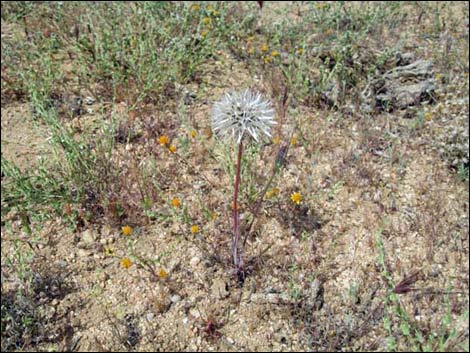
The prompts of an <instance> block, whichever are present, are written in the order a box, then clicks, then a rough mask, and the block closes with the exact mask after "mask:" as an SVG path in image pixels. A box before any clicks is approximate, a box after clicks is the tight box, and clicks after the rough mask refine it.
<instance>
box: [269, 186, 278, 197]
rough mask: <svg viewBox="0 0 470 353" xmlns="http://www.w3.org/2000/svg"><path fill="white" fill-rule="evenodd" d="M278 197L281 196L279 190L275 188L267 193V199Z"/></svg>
mask: <svg viewBox="0 0 470 353" xmlns="http://www.w3.org/2000/svg"><path fill="white" fill-rule="evenodd" d="M277 195H279V188H274V189H271V190H268V191H267V192H266V197H267V198H268V199H270V198H273V197H275V196H277Z"/></svg>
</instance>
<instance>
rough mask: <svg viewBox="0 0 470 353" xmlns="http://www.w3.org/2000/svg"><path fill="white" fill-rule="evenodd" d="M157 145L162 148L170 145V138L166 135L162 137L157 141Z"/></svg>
mask: <svg viewBox="0 0 470 353" xmlns="http://www.w3.org/2000/svg"><path fill="white" fill-rule="evenodd" d="M158 143H160V145H162V146H166V145H169V144H170V138H169V137H168V136H167V135H162V136H160V138H159V139H158Z"/></svg>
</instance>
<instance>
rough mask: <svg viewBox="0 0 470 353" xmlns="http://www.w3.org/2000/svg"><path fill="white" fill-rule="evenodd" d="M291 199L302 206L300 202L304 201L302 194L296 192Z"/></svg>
mask: <svg viewBox="0 0 470 353" xmlns="http://www.w3.org/2000/svg"><path fill="white" fill-rule="evenodd" d="M290 199H291V200H292V201H293V202H295V203H296V204H297V205H300V202H302V200H303V199H304V198H303V196H302V194H301V193H300V192H294V193H293V194H292V195H291V196H290Z"/></svg>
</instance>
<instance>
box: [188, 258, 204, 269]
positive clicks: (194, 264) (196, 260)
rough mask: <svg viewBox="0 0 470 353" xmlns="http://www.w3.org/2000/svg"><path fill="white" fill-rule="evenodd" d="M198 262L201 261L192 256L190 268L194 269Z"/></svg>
mask: <svg viewBox="0 0 470 353" xmlns="http://www.w3.org/2000/svg"><path fill="white" fill-rule="evenodd" d="M199 262H201V259H200V258H199V257H197V256H194V257H193V258H192V259H191V260H189V264H190V265H191V266H192V267H196V266H197V265H198V264H199Z"/></svg>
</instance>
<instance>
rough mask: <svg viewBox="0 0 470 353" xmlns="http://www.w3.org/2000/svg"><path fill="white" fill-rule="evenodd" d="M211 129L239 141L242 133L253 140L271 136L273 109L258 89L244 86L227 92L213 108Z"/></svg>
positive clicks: (242, 135) (273, 123)
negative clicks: (237, 90) (254, 89)
mask: <svg viewBox="0 0 470 353" xmlns="http://www.w3.org/2000/svg"><path fill="white" fill-rule="evenodd" d="M212 117H213V119H212V129H213V130H214V132H216V133H217V134H218V135H220V136H223V137H226V136H229V137H231V138H233V139H236V140H237V143H240V142H241V140H242V138H243V137H244V136H245V135H249V136H251V137H252V138H253V139H255V140H256V141H259V140H260V139H264V138H266V137H269V138H270V137H271V128H272V126H273V125H275V124H276V122H275V121H274V109H273V108H272V106H271V103H270V102H269V101H268V100H265V99H264V98H263V96H261V94H260V93H257V92H256V93H255V92H252V91H251V90H249V89H247V90H245V91H243V92H232V93H230V94H226V95H225V96H224V97H223V98H222V100H221V101H219V102H217V103H215V105H214V108H213V110H212Z"/></svg>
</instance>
